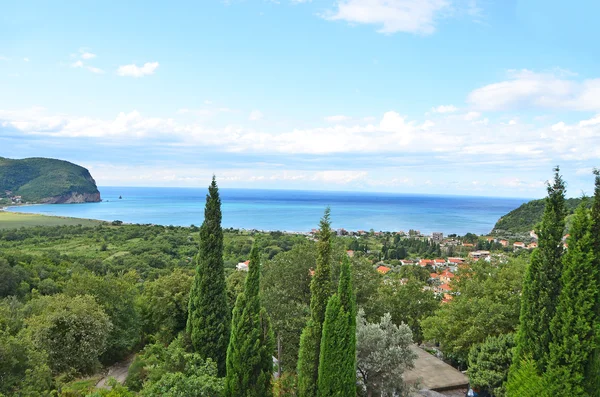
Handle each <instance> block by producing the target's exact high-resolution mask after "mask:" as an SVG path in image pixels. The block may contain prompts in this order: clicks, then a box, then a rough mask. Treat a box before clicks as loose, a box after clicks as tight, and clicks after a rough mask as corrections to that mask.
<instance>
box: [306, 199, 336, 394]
mask: <svg viewBox="0 0 600 397" xmlns="http://www.w3.org/2000/svg"><path fill="white" fill-rule="evenodd" d="M329 215H330V210H329V208H327V209H326V210H325V214H324V215H323V218H321V222H320V230H319V233H318V236H317V237H318V239H319V241H318V243H317V268H316V269H315V274H314V276H313V278H312V280H311V283H310V294H311V297H310V315H311V317H310V319H309V320H308V323H307V324H306V327H304V330H303V331H302V335H301V336H300V351H299V354H298V392H299V395H300V397H314V396H316V395H317V380H318V376H319V355H320V351H321V336H322V329H323V328H322V327H323V321H324V320H325V309H326V307H327V301H328V299H329V297H330V296H331V293H332V285H331V284H332V283H331V223H330V221H329Z"/></svg>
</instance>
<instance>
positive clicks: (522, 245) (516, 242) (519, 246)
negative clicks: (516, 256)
mask: <svg viewBox="0 0 600 397" xmlns="http://www.w3.org/2000/svg"><path fill="white" fill-rule="evenodd" d="M513 248H515V249H518V248H525V243H522V242H520V241H515V242H514V243H513Z"/></svg>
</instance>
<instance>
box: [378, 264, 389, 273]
mask: <svg viewBox="0 0 600 397" xmlns="http://www.w3.org/2000/svg"><path fill="white" fill-rule="evenodd" d="M390 270H391V269H390V268H389V267H387V266H383V265H381V266H379V267H378V268H377V271H378V272H379V273H381V274H386V273H387V272H389V271H390Z"/></svg>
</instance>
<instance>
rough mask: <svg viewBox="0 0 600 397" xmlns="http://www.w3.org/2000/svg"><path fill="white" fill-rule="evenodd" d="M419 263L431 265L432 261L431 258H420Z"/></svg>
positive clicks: (423, 265)
mask: <svg viewBox="0 0 600 397" xmlns="http://www.w3.org/2000/svg"><path fill="white" fill-rule="evenodd" d="M419 265H420V266H422V267H425V266H427V265H430V266H433V261H432V260H431V259H421V260H420V261H419Z"/></svg>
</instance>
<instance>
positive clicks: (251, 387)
mask: <svg viewBox="0 0 600 397" xmlns="http://www.w3.org/2000/svg"><path fill="white" fill-rule="evenodd" d="M231 324H232V327H231V338H230V339H229V346H228V348H227V376H226V377H225V396H228V397H245V396H248V397H262V396H264V397H268V396H271V395H272V388H271V377H272V374H273V356H272V354H273V351H274V350H275V340H274V338H273V331H272V329H271V321H270V320H269V316H268V315H267V312H266V310H265V308H264V307H263V306H262V304H261V296H260V258H259V254H258V249H257V248H256V247H254V248H253V249H252V252H251V253H250V264H249V267H248V276H247V277H246V283H245V286H244V291H243V292H242V293H240V294H239V295H238V297H237V301H236V303H235V307H234V309H233V317H232V321H231Z"/></svg>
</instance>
